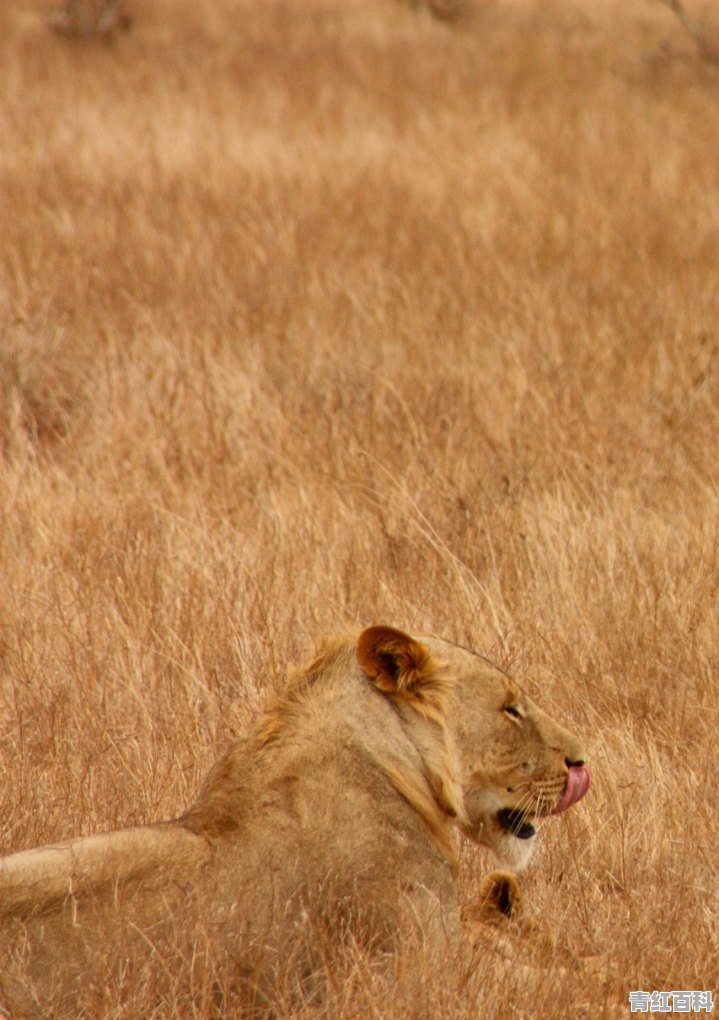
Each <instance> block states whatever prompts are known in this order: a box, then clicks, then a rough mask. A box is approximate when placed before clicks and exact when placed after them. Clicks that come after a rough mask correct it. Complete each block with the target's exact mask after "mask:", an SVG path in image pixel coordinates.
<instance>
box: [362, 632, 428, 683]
mask: <svg viewBox="0 0 719 1020" xmlns="http://www.w3.org/2000/svg"><path fill="white" fill-rule="evenodd" d="M357 662H358V663H359V664H360V666H361V667H362V669H363V670H364V672H365V673H366V674H367V676H368V677H371V679H372V680H374V682H375V684H376V685H377V687H379V689H380V690H381V691H386V692H387V693H389V694H398V693H405V694H411V693H413V692H415V691H417V690H418V689H420V688H422V687H424V686H425V685H426V684H427V683H428V682H431V680H432V678H433V676H434V675H435V674H436V671H437V667H436V664H435V662H434V660H433V658H432V655H431V654H430V652H429V649H427V648H425V646H424V645H423V644H422V643H421V642H419V641H415V639H414V638H413V637H410V636H409V634H405V633H404V632H403V631H401V630H395V628H394V627H368V628H367V630H365V631H363V632H362V633H361V634H360V636H359V640H358V641H357Z"/></svg>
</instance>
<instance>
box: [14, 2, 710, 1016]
mask: <svg viewBox="0 0 719 1020" xmlns="http://www.w3.org/2000/svg"><path fill="white" fill-rule="evenodd" d="M129 6H130V10H131V13H132V14H133V16H134V26H133V29H132V31H130V32H129V33H127V34H123V35H122V36H120V37H118V38H117V39H116V40H115V41H114V43H112V44H109V45H103V44H101V43H92V42H86V43H74V44H73V43H72V42H70V41H68V40H65V39H61V38H59V37H57V36H55V35H53V34H51V33H50V32H48V31H47V28H46V25H45V22H44V16H45V8H44V7H43V6H42V5H41V4H40V3H39V2H37V0H9V2H7V3H4V4H3V5H2V7H1V8H0V138H1V139H2V141H1V143H0V515H1V521H2V525H1V528H0V563H1V570H0V756H1V763H0V768H1V769H2V781H1V782H0V833H1V837H0V852H2V853H9V852H11V851H14V850H18V849H21V848H25V847H29V846H33V845H36V844H41V843H47V842H52V841H57V840H61V839H64V838H67V837H69V836H71V835H73V834H78V833H90V832H95V831H101V830H106V829H110V828H114V827H118V826H123V825H129V824H137V823H143V822H148V821H151V820H154V819H157V818H162V817H172V816H174V815H176V814H177V813H178V812H179V811H180V809H181V808H182V807H184V806H185V805H187V804H188V803H189V802H190V801H191V800H192V798H193V797H194V795H195V794H196V792H197V790H198V787H199V785H200V783H201V780H202V776H203V775H204V773H205V771H206V770H207V768H208V767H209V765H210V764H211V763H212V762H213V760H215V759H216V758H217V756H218V755H219V754H220V753H221V752H222V751H223V750H224V749H225V748H226V747H227V745H228V744H229V743H230V742H231V741H232V739H233V738H234V737H235V736H236V735H237V734H239V733H241V732H242V731H243V730H244V729H245V728H246V726H247V725H248V724H249V722H250V721H251V720H252V719H253V718H254V716H255V714H256V711H257V709H258V706H259V704H260V703H261V701H262V698H263V696H264V694H265V692H266V691H268V690H271V689H276V688H277V687H278V686H280V685H281V684H282V683H283V682H284V676H285V671H286V667H287V665H288V663H297V662H301V661H302V660H303V659H305V658H307V657H308V655H309V654H311V652H312V650H313V647H314V644H315V642H316V640H317V639H318V638H319V637H320V636H322V635H323V634H326V633H328V632H333V631H335V630H337V629H338V628H340V627H341V626H342V625H343V624H344V623H346V622H353V623H355V622H357V623H372V622H387V623H393V624H394V625H397V626H403V627H408V628H413V629H415V630H429V631H432V632H435V633H438V634H441V635H443V636H446V637H448V638H450V639H452V640H456V641H460V642H463V643H468V644H471V645H472V646H473V647H475V648H477V649H478V650H481V651H483V652H484V653H486V654H487V655H489V656H490V657H492V658H493V659H494V660H495V661H497V662H498V663H500V664H502V665H504V666H506V667H509V668H511V670H512V671H513V672H514V673H515V674H516V675H517V677H518V678H519V679H520V680H521V682H522V683H523V684H524V686H525V687H526V688H527V689H528V690H529V692H530V693H531V694H532V695H533V696H534V697H535V698H536V700H537V701H539V703H540V704H541V705H542V706H543V707H544V708H545V709H547V710H548V711H550V712H551V713H552V714H553V715H554V716H555V717H557V718H558V719H560V720H562V721H564V722H565V723H567V724H568V725H571V726H572V728H573V729H575V730H577V731H579V732H581V733H583V734H585V735H586V738H587V744H588V747H589V751H590V759H589V761H590V765H591V767H592V772H593V779H594V783H593V787H592V790H591V792H590V794H589V796H588V797H587V798H586V799H585V800H584V802H583V803H582V804H581V805H579V806H578V807H577V808H575V809H573V810H572V811H570V812H569V813H568V814H567V815H566V816H562V817H561V818H557V819H555V820H553V821H551V822H550V823H548V824H547V825H546V827H545V828H544V830H543V843H542V847H541V848H540V851H539V852H538V854H537V856H536V858H535V862H534V863H533V865H532V866H531V868H530V870H529V872H528V873H527V874H526V876H525V877H524V879H523V885H524V891H525V899H526V902H527V908H528V910H529V911H531V912H533V913H534V914H535V915H536V916H537V917H538V918H541V919H543V921H544V922H547V923H549V924H550V925H551V927H552V930H554V931H555V932H556V933H558V944H557V947H556V949H554V950H551V949H547V950H546V951H544V952H543V953H542V954H539V957H537V953H536V952H535V954H534V956H533V957H532V954H531V953H529V951H528V955H527V959H528V960H529V961H530V964H529V965H527V966H524V965H522V966H521V967H518V968H517V969H516V971H513V970H511V969H510V970H509V972H508V968H507V967H506V966H499V963H498V961H497V960H496V959H495V958H494V957H493V955H492V954H491V952H488V954H487V960H486V963H485V964H482V963H481V962H480V964H479V967H480V970H481V974H482V976H481V981H480V982H479V985H480V987H479V989H476V988H475V989H474V990H473V991H472V994H471V995H470V994H469V992H468V991H467V990H464V991H459V992H457V993H456V994H454V993H453V995H452V996H449V997H448V996H447V994H446V989H445V990H443V989H442V988H441V968H438V970H439V971H440V972H439V973H437V974H430V975H429V976H428V990H427V991H426V995H427V996H429V997H430V998H429V1001H430V1002H431V1001H432V1000H431V996H432V995H433V994H435V992H433V991H432V987H433V986H432V981H434V982H435V985H436V989H437V990H436V995H437V999H436V1004H437V1005H436V1015H437V1016H447V1017H500V1018H501V1017H535V1016H536V1017H544V1018H550V1020H565V1018H568V1017H580V1016H586V1017H592V1018H593V1017H603V1016H606V1017H609V1016H611V1017H614V1016H624V1015H627V1016H629V1015H630V1013H629V1001H628V994H629V991H631V990H636V989H645V990H649V991H651V990H655V989H657V990H672V989H698V990H703V989H712V990H714V995H715V998H716V997H718V996H719V988H718V986H719V891H718V890H719V882H718V874H719V854H717V849H716V844H715V839H716V824H717V823H716V809H717V787H716V774H717V769H718V768H719V760H718V754H717V724H718V719H717V709H718V707H719V457H718V453H719V449H718V438H719V333H718V330H717V324H718V322H719V283H718V281H719V277H718V276H717V267H718V266H719V160H717V138H719V102H718V97H719V70H717V68H716V67H713V66H711V65H710V64H709V63H707V62H706V61H702V60H700V59H699V58H698V56H697V53H696V51H695V50H694V48H693V44H692V40H691V38H690V37H689V36H688V35H687V34H686V33H685V32H683V29H682V26H681V24H680V23H679V22H678V20H677V19H675V18H673V17H672V15H671V12H670V11H668V9H667V8H665V7H663V6H662V5H660V4H658V3H653V2H651V0H634V2H632V3H627V2H619V0H617V2H614V0H605V2H602V3H593V2H591V0H565V2H560V0H556V2H555V0H525V2H519V0H496V2H480V0H476V2H475V3H471V2H469V0H468V2H467V4H466V7H465V10H464V12H463V14H462V16H461V17H459V18H458V19H457V20H456V21H455V22H452V23H446V22H443V21H440V20H438V19H436V18H432V17H431V16H430V14H429V13H428V12H427V11H426V10H425V9H423V8H413V7H412V6H410V5H405V4H402V3H399V2H395V0H284V2H283V0H236V2H233V0H213V2H212V3H210V2H207V3H202V4H199V3H194V2H192V0H132V3H131V4H130V5H129ZM710 14H711V11H710V10H708V11H707V12H705V15H706V17H709V15H710ZM491 866H492V865H491V861H490V859H489V857H488V856H485V855H484V852H483V851H479V850H477V849H476V848H473V847H466V848H464V849H463V851H462V869H463V870H462V889H463V895H464V896H465V897H466V898H467V899H468V900H471V898H472V894H473V890H476V888H477V883H478V880H479V878H480V876H481V875H482V874H483V873H484V872H486V871H487V870H488V869H489V868H490V867H491ZM570 948H571V950H572V951H573V952H574V953H575V954H577V955H579V956H594V957H599V958H600V959H599V962H598V963H597V961H595V963H596V965H594V966H592V967H584V966H576V967H575V966H569V967H567V962H568V960H569V950H570ZM532 960H534V964H532V963H531V961H532ZM482 968H483V970H482ZM110 998H111V996H110ZM333 1010H334V1012H333V1013H331V1015H332V1016H335V1017H344V1018H350V1017H351V1018H355V1017H360V1016H362V1017H369V1016H375V1017H397V1018H399V1017H403V1016H407V1015H409V1014H408V1012H407V1009H406V1007H405V1006H403V1005H402V1003H401V1001H400V1000H396V1001H394V1002H386V1001H381V1000H380V999H378V998H373V997H372V995H371V994H369V993H368V995H367V996H366V997H365V999H364V1000H361V999H360V1000H358V999H357V998H356V997H355V998H354V999H353V998H351V997H348V998H347V1001H346V1002H344V1003H340V1004H339V1005H338V1004H337V1002H335V1004H334V1006H333ZM103 1015H104V1016H106V1017H110V1016H112V1017H117V1018H119V1017H123V1018H134V1017H138V1018H139V1017H141V1016H142V1017H149V1016H153V1017H163V1018H164V1017H168V1018H169V1017H175V1016H178V1017H179V1016H181V1015H187V1014H182V1013H181V1011H179V1007H178V1006H177V1005H173V1004H172V1003H171V1002H164V1003H160V1004H158V1003H154V1004H153V1003H152V1001H151V993H150V991H148V989H146V988H144V989H137V990H136V995H135V997H134V998H133V997H132V995H131V996H130V998H129V1000H127V1001H125V1002H124V1003H123V1004H122V1005H120V1004H118V1006H117V1008H116V1009H110V1008H109V1007H107V1010H106V1012H105V1013H104V1014H103ZM197 1015H198V1016H199V1015H200V1014H197ZM202 1015H204V1014H202ZM283 1015H284V1014H283ZM288 1015H289V1014H288ZM293 1015H295V1014H293ZM296 1015H299V1014H296ZM302 1015H308V1016H310V1015H311V1016H315V1015H317V1016H319V1015H322V1016H325V1015H330V1014H327V1013H326V1012H323V1011H322V1009H321V1008H320V1007H317V1008H316V1009H315V1010H314V1011H311V1010H310V1008H309V1007H307V1010H306V1011H305V1012H304V1013H303V1014H302Z"/></svg>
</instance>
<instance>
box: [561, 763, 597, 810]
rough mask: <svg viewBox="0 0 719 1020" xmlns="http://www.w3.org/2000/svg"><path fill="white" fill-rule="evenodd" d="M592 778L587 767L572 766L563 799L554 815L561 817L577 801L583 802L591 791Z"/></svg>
mask: <svg viewBox="0 0 719 1020" xmlns="http://www.w3.org/2000/svg"><path fill="white" fill-rule="evenodd" d="M590 782H591V776H590V775H589V769H588V768H587V767H586V765H570V766H569V773H568V775H567V786H566V788H565V790H564V793H563V794H562V799H561V800H560V802H559V803H558V804H557V806H556V807H555V809H554V810H553V811H552V814H553V815H561V813H562V812H563V811H566V810H567V808H570V807H571V806H572V805H573V804H576V803H577V801H579V800H581V799H582V797H583V796H584V794H585V793H586V792H587V790H588V789H589V784H590Z"/></svg>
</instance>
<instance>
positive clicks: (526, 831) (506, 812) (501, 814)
mask: <svg viewBox="0 0 719 1020" xmlns="http://www.w3.org/2000/svg"><path fill="white" fill-rule="evenodd" d="M497 821H498V822H499V824H500V825H501V826H502V828H503V829H504V830H505V832H508V833H509V834H510V835H512V836H516V837H517V839H531V838H532V836H534V834H535V833H536V831H537V830H536V829H535V828H534V826H533V825H532V823H531V822H528V821H527V816H526V815H525V814H524V812H523V811H514V810H513V809H512V808H502V810H501V811H498V812H497Z"/></svg>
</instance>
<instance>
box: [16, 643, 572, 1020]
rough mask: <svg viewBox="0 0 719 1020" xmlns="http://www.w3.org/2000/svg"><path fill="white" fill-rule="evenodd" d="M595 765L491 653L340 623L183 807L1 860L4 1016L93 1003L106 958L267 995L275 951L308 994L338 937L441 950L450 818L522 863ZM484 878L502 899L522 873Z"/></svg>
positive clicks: (451, 863) (376, 950)
mask: <svg viewBox="0 0 719 1020" xmlns="http://www.w3.org/2000/svg"><path fill="white" fill-rule="evenodd" d="M589 783H590V775H589V770H588V769H587V766H586V764H585V752H584V750H583V748H582V746H581V744H580V742H579V741H578V739H577V738H576V737H574V736H573V735H572V734H571V733H570V732H569V731H568V730H566V729H565V728H564V727H562V726H560V725H559V724H558V723H556V722H554V721H553V720H552V719H551V718H550V717H549V716H548V715H546V714H545V713H544V712H543V711H542V710H541V709H540V708H539V707H538V706H537V705H536V704H535V703H534V702H533V701H531V700H530V699H529V698H528V697H527V696H526V695H525V694H523V693H522V691H521V690H520V688H519V686H518V685H517V684H516V683H515V682H514V680H512V679H511V677H509V676H508V675H506V674H505V673H504V672H503V671H501V670H500V669H497V668H495V667H494V666H492V665H491V664H490V663H489V662H488V661H487V660H485V659H483V658H482V657H481V656H479V655H477V654H475V653H473V652H471V651H470V650H468V649H466V648H464V647H462V646H459V645H456V644H452V643H451V642H449V641H446V640H443V639H441V638H438V637H434V636H428V635H422V636H412V635H410V634H407V633H405V632H403V631H400V630H397V629H394V628H392V627H388V626H372V627H369V628H368V629H365V630H363V631H362V632H361V633H358V634H352V635H347V636H345V637H342V638H341V639H337V640H334V641H332V642H330V643H328V644H326V645H325V647H324V648H323V650H322V651H321V652H320V653H319V654H318V655H317V657H316V658H315V659H314V660H313V661H312V662H311V663H310V664H309V665H308V666H307V667H306V668H305V669H303V670H301V671H299V672H298V673H296V674H295V675H294V676H293V677H292V678H291V680H290V682H289V684H288V686H287V689H286V690H285V691H284V693H282V694H281V695H279V696H276V697H275V698H274V699H273V700H272V701H271V702H270V704H269V705H268V706H267V707H266V709H265V710H264V712H263V713H262V714H261V716H260V718H259V720H258V721H257V724H256V725H255V727H254V729H253V730H252V732H250V733H249V734H248V735H247V736H245V737H244V738H242V739H241V740H239V741H238V742H237V743H236V744H235V745H234V746H232V747H231V748H230V749H229V751H228V752H227V753H226V754H225V756H224V757H223V758H222V759H220V761H218V762H217V764H216V765H215V766H214V768H213V769H212V770H211V771H210V773H209V775H208V776H207V778H206V781H205V783H204V786H203V787H202V789H201V791H200V793H199V796H198V798H197V800H196V801H195V803H194V804H192V805H191V806H190V807H189V808H188V809H187V810H186V811H184V813H183V814H181V815H179V817H177V818H175V819H173V820H171V821H164V822H158V823H155V824H152V825H147V826H144V827H137V828H128V829H122V830H118V831H116V832H111V833H107V834H103V835H98V836H90V837H86V838H82V839H76V840H73V841H71V842H67V843H62V844H59V845H56V846H49V847H43V848H40V849H34V850H27V851H23V852H19V853H16V854H13V855H11V856H8V857H5V858H2V859H0V1003H2V1004H3V1006H4V1009H5V1010H6V1011H7V1012H8V1015H10V1016H12V1017H25V1018H27V1017H31V1016H36V1015H37V1016H40V1015H50V1012H51V1010H50V1008H49V1004H52V1009H53V1010H54V1012H52V1015H58V1016H59V1015H63V1010H65V1011H67V1012H71V1011H72V1010H73V1009H75V1010H77V1008H78V1006H77V1003H78V1002H79V1001H82V1002H83V1003H85V1004H86V1005H85V1008H86V1009H88V1011H89V1010H91V1009H94V1010H95V1012H98V1011H99V1007H98V1003H100V1002H102V1001H103V1000H102V994H103V991H102V990H103V989H104V988H106V987H107V986H108V981H109V979H110V977H111V976H112V975H113V974H114V975H115V977H117V974H118V973H119V972H120V971H121V972H122V974H123V975H125V976H127V975H128V974H133V973H136V972H137V971H136V970H133V967H134V968H137V967H142V966H145V965H146V964H147V961H148V959H154V960H155V961H156V962H157V960H161V961H163V963H162V966H163V968H164V970H165V971H166V972H167V973H168V974H169V973H170V972H172V976H173V979H175V978H178V975H180V976H181V975H182V974H186V976H187V982H188V986H189V984H191V985H192V988H193V989H194V991H193V992H191V993H188V994H198V993H197V989H198V988H201V987H211V989H212V991H211V995H212V996H214V998H215V1001H216V1002H220V1003H222V1002H225V1001H228V1002H229V1001H231V1002H233V1003H235V1005H237V1003H240V1005H242V1006H246V1007H248V1008H249V1007H250V1006H252V1008H254V1009H256V1010H260V1012H261V1010H262V1009H268V1010H269V1009H270V1006H269V1003H271V1001H272V995H273V988H274V987H275V983H276V982H277V981H278V980H279V977H280V971H282V973H283V974H284V976H285V979H286V980H289V981H290V984H291V985H292V987H293V988H295V989H300V992H301V994H310V993H307V988H308V987H309V985H308V982H311V981H312V980H313V979H314V977H313V976H314V975H316V974H317V972H318V969H321V966H322V965H326V964H328V956H327V954H328V952H329V953H330V954H331V953H332V952H334V951H335V950H337V951H339V947H341V946H345V947H346V946H347V945H351V946H352V947H354V948H355V949H357V948H359V949H361V950H362V951H363V952H367V953H369V954H370V956H373V957H377V958H382V959H386V958H388V957H390V956H391V954H392V953H393V951H394V949H395V948H396V947H397V945H398V944H399V943H401V942H402V940H403V939H405V938H407V937H408V935H409V933H413V934H414V935H416V937H417V938H419V939H420V940H421V942H422V945H423V946H425V947H426V948H427V951H428V952H429V951H431V952H432V953H435V952H436V953H438V954H439V953H445V955H446V954H448V955H449V956H451V955H452V954H453V952H454V951H455V949H456V947H457V946H458V945H459V943H460V941H461V939H462V925H461V920H460V905H459V902H458V892H457V873H458V859H457V850H456V845H455V839H454V832H455V831H459V832H460V833H462V834H463V835H464V836H466V837H468V838H469V839H470V840H472V841H474V842H475V843H477V844H479V845H481V846H484V847H487V848H489V849H490V850H491V851H492V853H493V854H494V856H495V858H496V860H497V862H498V865H499V867H500V868H503V869H507V872H511V873H513V872H516V871H519V870H521V869H522V868H524V867H526V865H527V864H528V863H529V860H530V858H531V856H532V854H533V852H534V848H535V845H536V840H537V830H538V828H539V826H540V825H541V824H542V822H543V821H544V820H545V819H546V818H548V817H549V816H550V815H552V814H559V813H562V812H564V811H566V810H567V809H568V808H569V807H571V806H572V805H574V804H576V803H577V802H578V801H579V800H580V799H581V798H582V797H583V796H584V795H585V794H586V792H587V790H588V788H589ZM486 888H487V889H489V890H490V893H491V894H490V895H489V900H490V901H491V906H492V908H495V907H496V909H497V910H498V911H499V912H500V913H506V914H509V913H510V912H511V910H512V899H513V898H514V899H515V900H516V898H517V897H518V895H519V890H518V887H517V885H516V880H515V879H514V878H513V877H512V875H511V874H508V875H503V874H502V873H500V874H499V875H498V877H497V878H496V879H495V878H490V881H489V885H488V886H486ZM177 946H179V947H180V949H179V950H178V951H177V952H178V953H179V955H176V956H175V957H172V958H173V959H176V960H177V961H179V962H178V963H177V965H174V964H173V965H170V964H168V963H167V961H168V960H170V958H171V957H170V956H169V955H168V953H169V951H170V948H172V947H175V948H176V947H177ZM223 965H227V966H226V967H225V970H224V971H223V970H222V966H223ZM198 968H199V969H198ZM222 974H224V975H225V976H224V977H222V976H221V975H222ZM228 974H229V975H230V978H229V979H228V978H227V975H228ZM288 974H289V978H288V977H287V975H288ZM218 975H220V976H219V977H218ZM190 976H191V980H190ZM203 981H205V985H203V984H202V982H203ZM313 988H315V986H313ZM315 991H316V988H315ZM315 991H313V992H312V994H315ZM93 996H94V998H93ZM88 1002H91V1003H92V1004H93V1005H92V1007H88V1006H87V1003H88ZM72 1015H77V1012H75V1013H73V1014H72ZM266 1015H269V1014H266Z"/></svg>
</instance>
